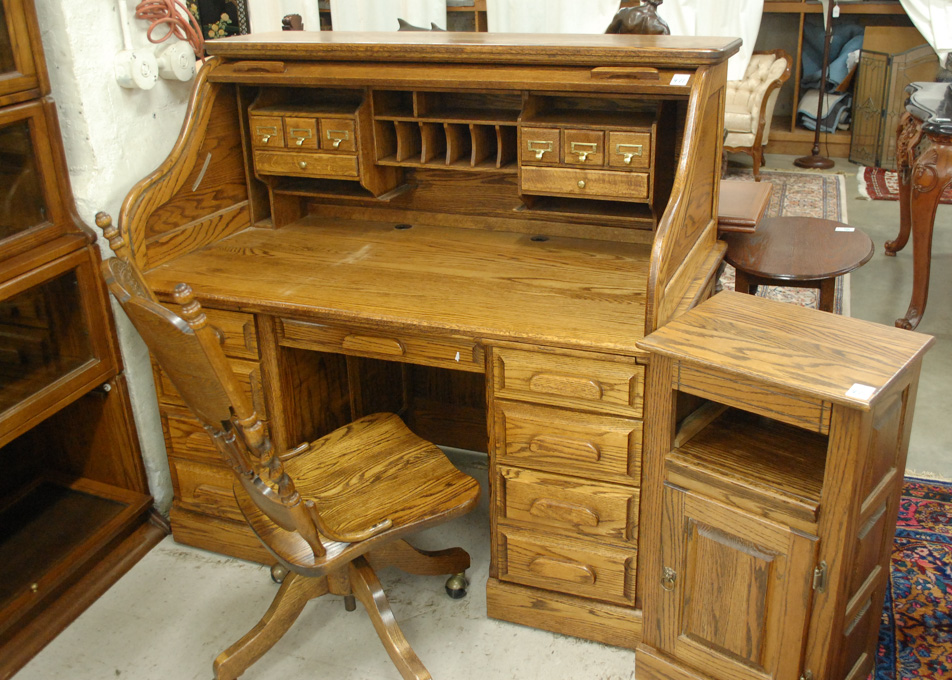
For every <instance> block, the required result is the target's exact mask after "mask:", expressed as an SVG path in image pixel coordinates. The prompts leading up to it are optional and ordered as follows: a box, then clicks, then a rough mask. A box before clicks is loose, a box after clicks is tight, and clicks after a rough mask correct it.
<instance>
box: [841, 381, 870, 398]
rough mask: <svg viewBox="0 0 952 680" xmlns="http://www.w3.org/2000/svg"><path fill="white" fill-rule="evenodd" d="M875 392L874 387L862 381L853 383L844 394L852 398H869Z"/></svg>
mask: <svg viewBox="0 0 952 680" xmlns="http://www.w3.org/2000/svg"><path fill="white" fill-rule="evenodd" d="M875 393H876V388H875V387H872V386H870V385H864V384H863V383H853V386H852V387H851V388H849V389H848V390H846V396H847V397H852V398H853V399H863V400H865V399H869V398H870V397H871V396H873V395H874V394H875Z"/></svg>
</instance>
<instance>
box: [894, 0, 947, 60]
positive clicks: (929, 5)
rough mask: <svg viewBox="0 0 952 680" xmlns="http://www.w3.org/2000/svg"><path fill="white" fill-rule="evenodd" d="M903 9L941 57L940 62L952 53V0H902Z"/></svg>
mask: <svg viewBox="0 0 952 680" xmlns="http://www.w3.org/2000/svg"><path fill="white" fill-rule="evenodd" d="M900 3H901V4H902V8H903V9H904V10H906V14H908V15H909V18H910V19H911V20H912V23H913V24H915V27H916V28H918V29H919V32H920V33H921V34H922V37H923V38H925V39H926V40H927V41H929V44H930V45H932V49H934V50H935V51H936V53H937V54H938V55H939V62H940V63H941V64H943V65H945V60H946V58H947V56H948V54H949V52H950V51H952V0H900Z"/></svg>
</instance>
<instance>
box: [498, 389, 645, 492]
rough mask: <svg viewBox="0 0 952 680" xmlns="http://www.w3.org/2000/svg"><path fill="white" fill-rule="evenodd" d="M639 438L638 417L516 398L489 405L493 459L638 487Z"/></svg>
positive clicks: (640, 430)
mask: <svg viewBox="0 0 952 680" xmlns="http://www.w3.org/2000/svg"><path fill="white" fill-rule="evenodd" d="M641 439H642V422H641V421H640V420H629V419H626V418H617V417H613V416H603V415H594V414H591V413H576V412H574V411H565V410H562V409H558V408H552V407H549V406H537V405H534V404H520V403H517V402H505V401H497V402H496V403H495V405H494V423H493V447H494V453H495V456H496V461H497V462H498V463H503V464H510V465H518V466H519V467H528V468H533V469H535V470H547V471H550V472H558V473H562V474H567V475H576V476H580V477H586V478H592V479H601V480H603V481H608V482H616V483H618V484H625V485H627V486H639V485H640V483H641Z"/></svg>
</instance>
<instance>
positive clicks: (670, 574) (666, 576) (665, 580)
mask: <svg viewBox="0 0 952 680" xmlns="http://www.w3.org/2000/svg"><path fill="white" fill-rule="evenodd" d="M677 578H678V573H677V572H676V571H675V570H674V569H672V568H671V567H665V568H664V569H662V571H661V587H662V588H664V589H665V590H668V591H671V590H674V581H675V579H677Z"/></svg>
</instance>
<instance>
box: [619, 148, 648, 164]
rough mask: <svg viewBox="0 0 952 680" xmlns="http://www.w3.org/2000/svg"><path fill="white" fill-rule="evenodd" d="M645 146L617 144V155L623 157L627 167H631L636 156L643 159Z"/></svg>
mask: <svg viewBox="0 0 952 680" xmlns="http://www.w3.org/2000/svg"><path fill="white" fill-rule="evenodd" d="M643 148H644V147H643V146H642V145H641V144H617V145H616V146H615V153H617V154H618V155H619V156H622V157H623V160H624V161H625V165H631V159H632V158H634V157H635V156H638V157H639V158H640V157H641V154H642V150H643Z"/></svg>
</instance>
